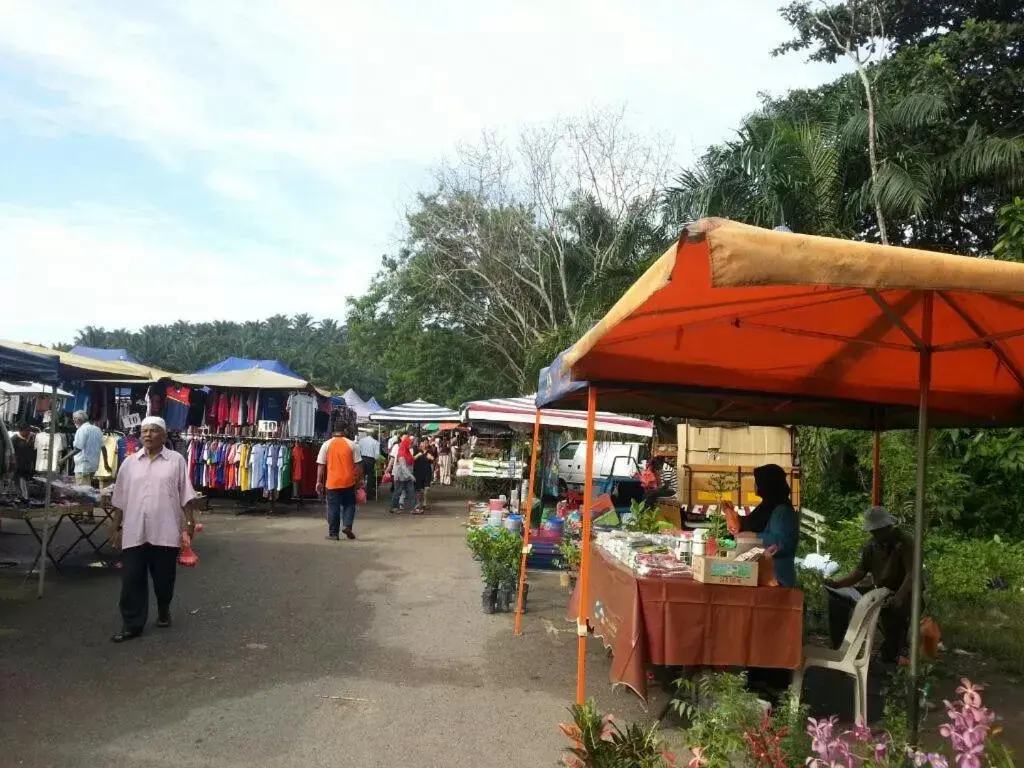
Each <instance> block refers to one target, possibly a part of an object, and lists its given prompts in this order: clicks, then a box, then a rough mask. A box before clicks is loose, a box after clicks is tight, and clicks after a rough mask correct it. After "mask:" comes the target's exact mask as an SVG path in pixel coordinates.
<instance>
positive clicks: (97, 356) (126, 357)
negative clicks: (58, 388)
mask: <svg viewBox="0 0 1024 768" xmlns="http://www.w3.org/2000/svg"><path fill="white" fill-rule="evenodd" d="M70 351H71V353H72V354H75V355H81V356H82V357H91V358H92V359H93V360H106V361H107V362H108V363H109V362H114V361H120V362H122V363H139V364H141V361H140V360H139V359H138V358H137V357H135V355H133V354H132V353H131V352H129V351H128V350H127V349H103V348H102V347H84V346H82V345H81V344H76V345H75V346H73V347H72V348H71V350H70Z"/></svg>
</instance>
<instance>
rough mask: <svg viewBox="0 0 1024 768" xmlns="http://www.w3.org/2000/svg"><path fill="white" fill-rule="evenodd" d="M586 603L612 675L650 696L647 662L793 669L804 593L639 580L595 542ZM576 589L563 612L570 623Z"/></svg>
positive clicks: (660, 579) (685, 579)
mask: <svg viewBox="0 0 1024 768" xmlns="http://www.w3.org/2000/svg"><path fill="white" fill-rule="evenodd" d="M590 568H591V571H590V585H589V589H588V600H589V604H588V605H587V606H586V611H585V612H586V613H587V615H588V616H589V617H590V626H591V628H592V630H593V633H594V636H595V637H599V638H601V640H602V641H603V642H604V644H605V646H606V647H607V648H608V649H610V650H611V654H612V657H611V670H610V673H609V674H610V678H611V681H612V684H613V685H625V686H626V687H628V688H630V689H631V690H633V691H634V692H636V694H637V695H639V696H640V697H641V698H643V699H646V698H647V665H648V664H655V665H661V666H726V667H761V668H776V669H797V668H798V667H799V666H800V661H801V651H802V649H803V639H802V633H803V595H802V594H801V592H800V591H799V590H796V589H777V588H773V587H736V586H731V585H722V584H704V583H701V582H699V581H696V580H694V579H693V578H689V577H687V576H686V575H685V574H683V575H680V576H678V577H672V576H662V575H656V574H652V575H640V573H638V572H637V571H635V570H633V569H631V568H629V567H627V566H626V565H625V564H624V563H622V562H620V561H618V560H616V559H615V558H614V557H613V556H612V555H611V554H610V553H609V552H608V551H607V550H606V549H604V548H603V547H601V546H600V544H599V543H597V542H595V543H594V544H592V551H591V565H590ZM579 600H580V590H579V588H578V584H577V589H576V590H574V592H573V597H572V600H571V601H570V603H569V607H568V610H567V613H566V618H567V620H569V621H575V620H576V616H577V615H578V613H579Z"/></svg>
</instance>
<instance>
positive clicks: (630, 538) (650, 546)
mask: <svg viewBox="0 0 1024 768" xmlns="http://www.w3.org/2000/svg"><path fill="white" fill-rule="evenodd" d="M685 539H686V537H685V536H684V535H678V534H677V535H671V534H658V533H634V532H631V531H603V532H599V533H598V534H597V537H596V542H597V545H598V546H599V547H601V548H602V549H603V550H605V551H606V552H607V553H608V554H609V555H611V556H612V557H613V558H615V559H616V560H618V561H619V562H621V563H622V564H624V565H625V566H627V567H628V568H630V569H632V570H633V571H635V572H636V573H637V574H638V575H640V576H685V577H688V576H690V565H689V562H688V558H687V557H686V554H687V553H688V551H689V548H688V547H687V546H686V545H684V544H683V543H682V542H683V541H684V540H685ZM681 555H682V557H681Z"/></svg>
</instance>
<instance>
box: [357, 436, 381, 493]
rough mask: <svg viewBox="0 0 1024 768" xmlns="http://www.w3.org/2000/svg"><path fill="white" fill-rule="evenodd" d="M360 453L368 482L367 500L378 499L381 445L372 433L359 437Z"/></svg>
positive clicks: (364, 476)
mask: <svg viewBox="0 0 1024 768" xmlns="http://www.w3.org/2000/svg"><path fill="white" fill-rule="evenodd" d="M358 442H359V453H360V455H361V456H362V457H363V478H364V479H365V480H366V498H367V499H376V498H377V472H376V467H377V459H378V458H379V457H380V443H379V442H378V441H377V438H375V437H374V436H373V435H372V434H371V433H369V432H363V433H362V434H361V435H360V436H359V441H358Z"/></svg>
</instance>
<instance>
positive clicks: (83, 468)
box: [64, 411, 103, 485]
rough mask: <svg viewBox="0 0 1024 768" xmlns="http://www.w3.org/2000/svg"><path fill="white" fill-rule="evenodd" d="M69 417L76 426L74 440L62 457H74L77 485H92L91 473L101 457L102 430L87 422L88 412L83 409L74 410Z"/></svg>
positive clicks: (94, 472) (98, 465) (92, 473)
mask: <svg viewBox="0 0 1024 768" xmlns="http://www.w3.org/2000/svg"><path fill="white" fill-rule="evenodd" d="M71 419H72V421H74V423H75V426H76V427H77V429H76V430H75V441H74V443H73V444H72V450H71V451H70V452H69V453H68V455H67V456H65V457H64V458H65V459H68V458H70V457H71V456H74V457H75V482H76V483H77V484H78V485H92V478H93V475H95V474H96V470H98V469H99V468H100V461H101V460H102V459H103V432H102V430H100V428H99V427H97V426H96V425H95V424H90V423H89V414H87V413H86V412H85V411H75V413H74V414H73V415H72V417H71Z"/></svg>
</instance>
